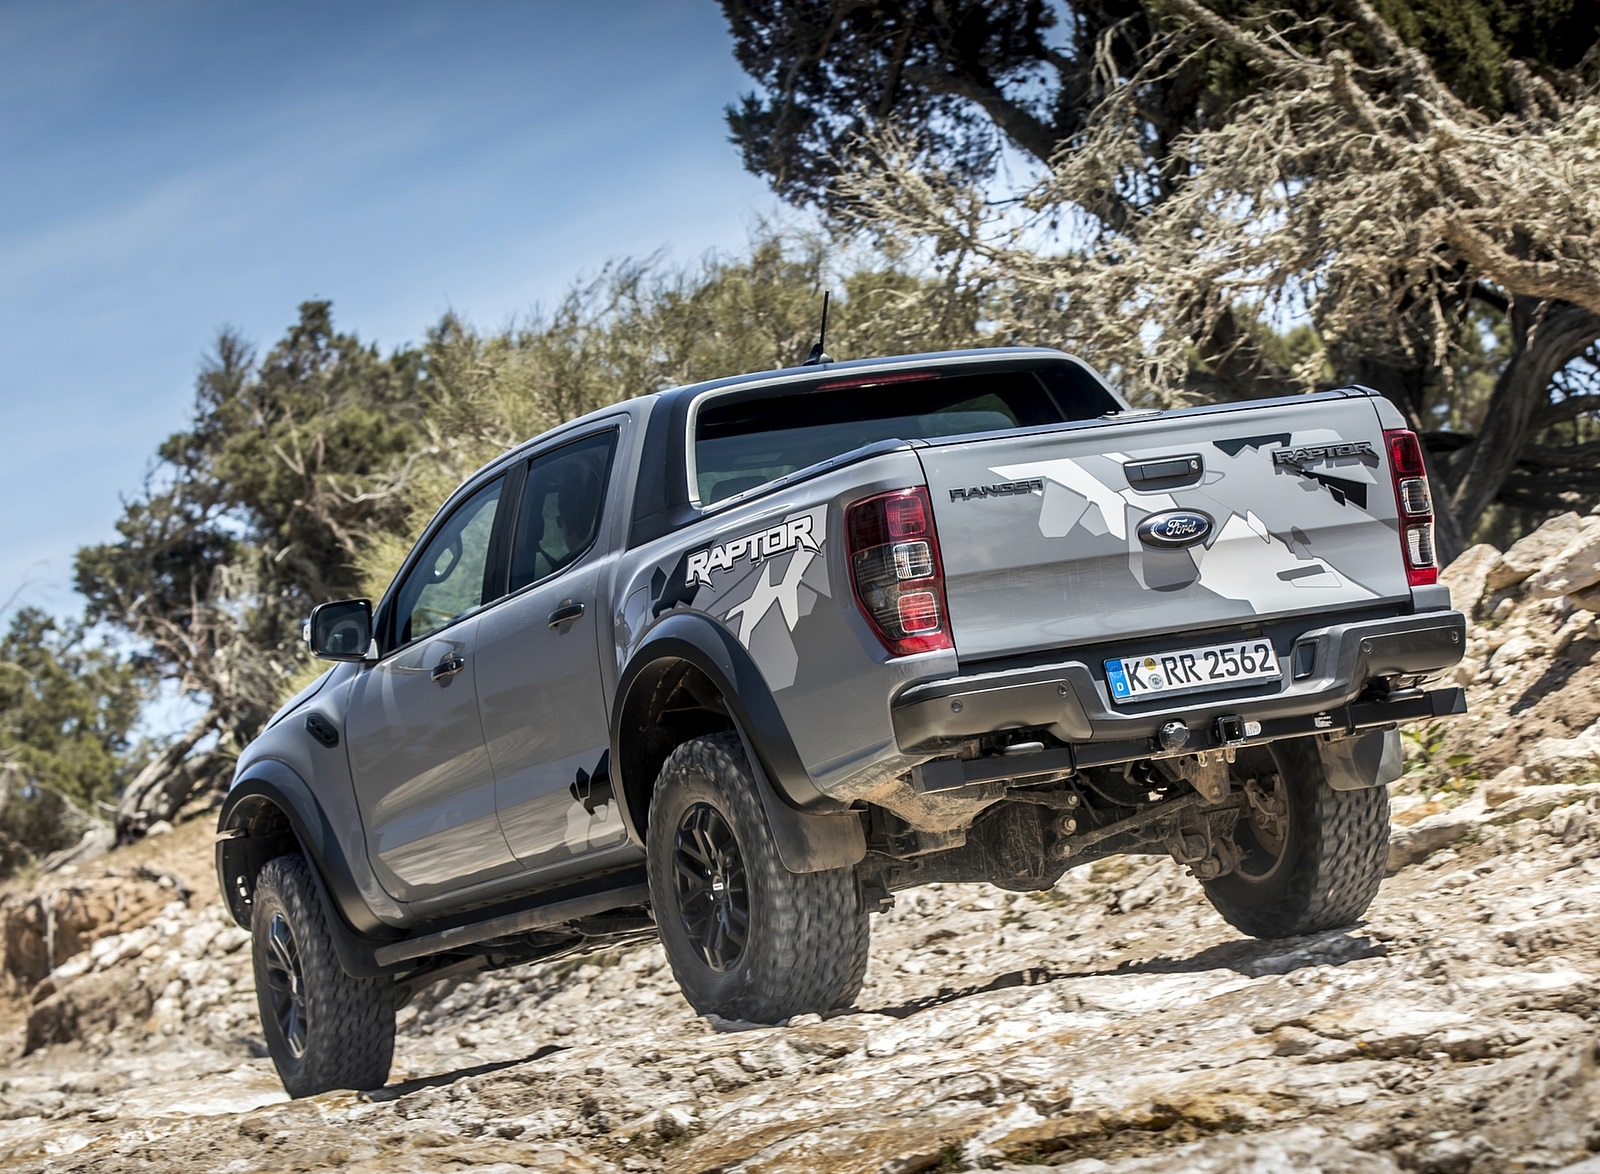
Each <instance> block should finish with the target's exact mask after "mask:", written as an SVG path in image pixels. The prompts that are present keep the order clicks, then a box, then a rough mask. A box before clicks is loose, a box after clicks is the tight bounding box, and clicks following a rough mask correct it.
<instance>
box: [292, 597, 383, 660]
mask: <svg viewBox="0 0 1600 1174" xmlns="http://www.w3.org/2000/svg"><path fill="white" fill-rule="evenodd" d="M306 643H307V644H308V645H310V647H311V651H312V653H314V654H315V655H317V656H320V657H321V658H322V659H323V660H366V659H367V655H368V652H369V651H370V649H371V648H372V601H371V600H369V599H341V600H338V601H337V602H335V603H319V604H317V606H316V607H314V608H312V609H311V618H310V619H309V620H307V621H306Z"/></svg>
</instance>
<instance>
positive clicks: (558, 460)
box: [511, 431, 617, 591]
mask: <svg viewBox="0 0 1600 1174" xmlns="http://www.w3.org/2000/svg"><path fill="white" fill-rule="evenodd" d="M616 447H617V434H616V432H615V431H610V432H601V433H599V434H597V435H595V436H587V437H585V438H584V439H582V440H576V441H573V442H572V443H571V444H568V445H563V446H562V447H561V448H558V449H556V450H555V451H554V452H548V453H545V454H543V455H542V456H537V457H534V458H533V460H532V461H530V462H529V464H528V479H527V481H526V482H524V484H523V489H522V508H521V510H519V511H518V513H517V534H516V538H515V539H513V540H512V545H511V590H513V591H515V590H517V589H518V588H520V587H526V586H527V585H528V584H529V583H536V582H538V581H539V580H540V579H544V578H548V577H549V576H551V575H553V574H555V573H556V572H557V571H560V570H562V569H563V568H565V567H568V566H570V565H572V563H574V562H576V561H577V560H578V558H579V557H580V556H582V554H583V552H584V551H586V550H588V549H589V547H590V546H591V545H592V544H593V543H594V539H595V535H596V534H598V533H599V532H600V507H601V506H602V505H603V504H604V501H605V492H606V481H607V478H608V477H609V475H610V472H611V454H612V452H613V451H615V449H616Z"/></svg>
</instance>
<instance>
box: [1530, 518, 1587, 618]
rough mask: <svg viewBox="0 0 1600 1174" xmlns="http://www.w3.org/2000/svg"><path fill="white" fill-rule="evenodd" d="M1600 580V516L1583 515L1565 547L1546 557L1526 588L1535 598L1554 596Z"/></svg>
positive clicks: (1572, 591) (1575, 590) (1578, 590)
mask: <svg viewBox="0 0 1600 1174" xmlns="http://www.w3.org/2000/svg"><path fill="white" fill-rule="evenodd" d="M1596 583H1600V517H1594V516H1590V517H1587V518H1584V519H1583V520H1582V522H1581V523H1580V524H1579V526H1578V529H1577V532H1576V533H1574V534H1573V535H1572V537H1571V538H1569V539H1568V541H1567V543H1566V545H1565V546H1563V547H1562V548H1561V549H1560V550H1559V551H1557V552H1555V553H1554V554H1553V555H1551V556H1550V557H1549V558H1547V559H1545V560H1544V562H1543V563H1542V564H1541V565H1540V567H1539V569H1538V570H1537V571H1535V572H1534V573H1533V574H1532V575H1531V576H1529V578H1528V580H1527V583H1526V584H1525V587H1526V589H1527V592H1528V594H1529V595H1532V596H1533V597H1534V598H1535V599H1555V598H1557V597H1559V596H1562V595H1571V594H1573V593H1575V592H1581V591H1584V590H1585V589H1587V588H1589V587H1592V586H1594V585H1595V584H1596Z"/></svg>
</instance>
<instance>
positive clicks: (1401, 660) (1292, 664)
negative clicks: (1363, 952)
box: [890, 611, 1466, 765]
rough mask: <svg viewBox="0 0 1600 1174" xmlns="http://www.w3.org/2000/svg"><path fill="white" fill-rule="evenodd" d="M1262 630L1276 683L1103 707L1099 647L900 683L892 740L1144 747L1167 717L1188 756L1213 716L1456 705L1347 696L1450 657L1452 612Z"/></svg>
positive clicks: (1290, 728) (1458, 621)
mask: <svg viewBox="0 0 1600 1174" xmlns="http://www.w3.org/2000/svg"><path fill="white" fill-rule="evenodd" d="M1267 635H1268V637H1269V638H1270V639H1271V640H1272V641H1273V645H1274V648H1275V650H1276V652H1277V655H1278V660H1279V663H1280V664H1281V665H1282V666H1283V673H1282V676H1281V677H1280V678H1279V679H1277V680H1269V681H1265V682H1254V683H1251V684H1249V685H1246V686H1241V687H1232V688H1225V689H1222V690H1219V691H1212V692H1201V693H1184V694H1179V695H1177V696H1174V697H1170V698H1156V699H1153V700H1149V701H1143V702H1137V703H1128V704H1120V705H1116V704H1113V703H1112V701H1111V698H1110V693H1109V690H1108V688H1107V685H1106V679H1105V671H1104V667H1103V665H1102V660H1103V659H1104V657H1102V656H1101V655H1100V652H1101V650H1100V649H1092V650H1085V651H1084V652H1083V653H1082V654H1080V655H1079V656H1077V657H1073V658H1070V659H1064V660H1061V661H1059V662H1054V663H1051V664H1046V665H1032V666H1029V667H1026V668H1011V669H1001V670H996V671H989V672H973V673H962V674H960V675H957V676H954V677H947V678H944V679H942V680H936V681H924V682H921V683H918V684H916V685H913V686H911V687H909V688H907V689H905V690H903V691H902V692H901V693H900V694H899V695H898V696H896V697H895V699H894V700H893V702H892V703H891V705H890V712H891V716H892V720H893V723H894V732H895V740H896V742H897V743H898V744H899V747H900V749H901V751H902V752H904V753H906V754H929V753H932V754H938V753H940V752H941V751H946V752H947V751H948V748H949V747H950V746H951V745H952V744H954V743H956V742H959V741H961V740H963V739H967V738H972V737H976V736H979V735H983V734H992V733H996V732H999V731H1003V730H1014V729H1044V730H1047V731H1049V732H1050V733H1051V734H1052V735H1054V736H1055V737H1056V738H1058V739H1060V740H1061V741H1062V742H1066V743H1069V744H1071V745H1074V746H1080V745H1082V744H1084V743H1097V744H1098V743H1138V744H1142V745H1144V754H1145V755H1148V754H1150V753H1151V752H1152V751H1153V749H1154V746H1155V743H1154V739H1155V737H1156V734H1157V732H1158V731H1159V730H1160V729H1161V727H1162V726H1163V725H1164V724H1166V723H1167V722H1170V721H1174V720H1176V721H1182V722H1183V723H1184V724H1185V725H1186V726H1187V727H1189V729H1190V730H1191V731H1192V732H1194V734H1195V735H1196V736H1195V737H1194V738H1193V740H1192V741H1191V742H1190V743H1189V744H1188V745H1187V746H1186V747H1185V750H1186V751H1187V752H1193V751H1195V750H1203V749H1207V748H1210V747H1211V746H1222V745H1226V744H1228V742H1229V741H1230V740H1229V739H1225V738H1222V737H1220V736H1218V735H1216V733H1215V731H1214V729H1213V727H1214V726H1215V724H1216V722H1215V719H1216V718H1218V717H1224V716H1227V717H1233V716H1238V717H1243V718H1245V719H1247V720H1248V721H1250V722H1252V723H1256V724H1259V726H1260V727H1261V728H1260V733H1259V734H1258V735H1252V740H1254V738H1255V737H1260V738H1262V739H1268V738H1274V737H1289V736H1292V735H1293V734H1296V733H1301V732H1311V731H1313V730H1333V729H1340V728H1343V729H1347V730H1350V729H1357V728H1367V727H1370V726H1376V725H1384V724H1389V723H1392V722H1395V721H1410V720H1415V719H1417V718H1421V717H1428V716H1436V715H1440V714H1442V713H1452V712H1464V705H1463V702H1462V700H1461V691H1460V690H1459V689H1456V690H1449V689H1446V690H1437V691H1434V692H1432V693H1425V692H1423V691H1421V690H1409V689H1408V690H1404V691H1402V692H1400V693H1396V694H1395V695H1393V697H1392V699H1390V700H1385V701H1371V700H1368V701H1361V702H1357V698H1358V697H1361V696H1362V695H1363V693H1365V692H1366V691H1367V688H1368V682H1370V681H1372V680H1373V679H1375V678H1393V677H1414V676H1426V675H1428V674H1431V673H1437V672H1441V671H1443V670H1444V669H1447V668H1450V667H1452V666H1453V665H1455V664H1456V663H1457V662H1459V661H1460V660H1461V656H1462V653H1463V651H1464V650H1465V648H1466V620H1465V618H1464V617H1463V616H1462V615H1461V613H1460V612H1456V611H1436V612H1423V613H1420V614H1416V615H1407V616H1391V617H1385V618H1381V619H1368V620H1359V621H1354V622H1349V623H1342V624H1331V625H1328V626H1326V627H1321V628H1314V629H1311V630H1309V631H1297V630H1295V629H1292V628H1291V629H1285V628H1283V627H1281V626H1280V627H1278V628H1277V629H1276V630H1274V631H1270V632H1269V633H1268V634H1267ZM1193 643H1195V641H1194V640H1178V641H1174V640H1172V639H1169V640H1167V641H1166V642H1165V645H1164V646H1162V645H1156V644H1149V645H1148V647H1146V645H1144V644H1139V643H1131V644H1121V645H1117V646H1116V647H1114V648H1113V647H1107V648H1105V649H1104V654H1105V657H1109V656H1112V655H1121V656H1128V655H1143V654H1144V653H1146V652H1147V651H1148V652H1152V653H1158V652H1161V651H1167V650H1170V649H1171V648H1172V647H1173V646H1174V645H1178V646H1182V645H1184V644H1190V645H1192V644H1193ZM1419 699H1420V700H1419ZM1458 706H1461V707H1462V708H1458ZM1374 707H1376V708H1374ZM1412 710H1415V712H1412ZM1379 715H1385V716H1379ZM1352 723H1355V724H1352ZM1302 726H1303V727H1304V729H1303V730H1302V729H1301V727H1302ZM1279 731H1281V732H1279ZM1107 749H1109V747H1107ZM1141 756H1142V755H1140V754H1127V755H1124V756H1121V757H1117V758H1110V759H1104V758H1101V757H1100V756H1099V755H1097V754H1096V753H1094V751H1093V750H1092V749H1091V748H1088V747H1085V748H1084V751H1080V753H1079V755H1078V759H1079V761H1080V763H1082V764H1083V765H1088V764H1089V763H1090V762H1093V761H1096V760H1099V761H1125V760H1127V759H1130V758H1136V757H1141Z"/></svg>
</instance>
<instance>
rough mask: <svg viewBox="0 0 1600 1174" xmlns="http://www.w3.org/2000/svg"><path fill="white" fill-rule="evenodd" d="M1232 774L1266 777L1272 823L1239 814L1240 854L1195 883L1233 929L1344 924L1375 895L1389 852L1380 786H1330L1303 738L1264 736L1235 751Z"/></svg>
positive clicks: (1269, 932) (1261, 934)
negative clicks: (1261, 743)
mask: <svg viewBox="0 0 1600 1174" xmlns="http://www.w3.org/2000/svg"><path fill="white" fill-rule="evenodd" d="M1234 775H1235V779H1236V781H1241V782H1242V781H1243V779H1245V778H1249V777H1258V778H1259V777H1262V776H1268V777H1270V776H1272V775H1275V776H1276V783H1275V785H1274V786H1272V787H1271V788H1269V791H1270V792H1274V793H1276V795H1277V796H1278V805H1279V806H1281V807H1282V809H1283V810H1282V814H1281V819H1282V823H1281V824H1280V825H1279V826H1278V828H1277V829H1276V830H1277V833H1278V834H1277V835H1273V834H1270V831H1263V833H1262V834H1261V835H1260V836H1259V838H1258V836H1257V834H1256V829H1257V828H1258V827H1259V826H1260V825H1259V823H1255V824H1253V823H1252V822H1250V821H1246V820H1245V819H1242V818H1241V820H1240V824H1239V827H1238V829H1237V830H1236V832H1235V842H1236V845H1237V847H1239V848H1240V849H1241V852H1242V854H1243V856H1244V859H1243V860H1242V861H1241V864H1240V866H1239V868H1237V869H1236V870H1235V871H1233V872H1231V873H1229V874H1228V875H1227V876H1223V877H1219V878H1218V879H1216V880H1213V881H1207V882H1205V884H1204V887H1205V891H1206V896H1207V897H1208V898H1210V900H1211V904H1212V905H1213V906H1215V908H1216V910H1217V912H1218V913H1220V914H1222V916H1223V917H1224V918H1225V919H1226V920H1227V921H1228V923H1229V924H1231V925H1233V926H1234V927H1235V928H1237V929H1239V930H1242V931H1243V932H1244V933H1247V934H1249V935H1250V936H1251V937H1256V938H1287V937H1293V936H1295V935H1297V934H1307V933H1317V932H1320V931H1322V930H1329V929H1338V928H1341V927H1343V926H1348V925H1353V924H1354V923H1355V922H1357V921H1359V920H1360V919H1361V916H1362V914H1364V913H1365V912H1366V911H1367V906H1368V905H1370V904H1371V903H1372V899H1373V897H1375V896H1376V895H1377V892H1378V885H1379V884H1380V883H1381V882H1382V880H1383V874H1384V867H1385V864H1386V863H1387V860H1388V851H1389V792H1388V789H1387V788H1385V787H1381V786H1378V787H1363V788H1361V789H1360V790H1355V791H1336V790H1334V789H1333V788H1332V787H1331V786H1329V785H1328V779H1327V775H1326V773H1325V772H1324V771H1323V769H1322V758H1321V756H1320V755H1319V754H1318V753H1317V748H1316V745H1315V743H1314V742H1312V741H1311V739H1309V738H1294V739H1288V740H1285V741H1281V742H1274V743H1272V744H1271V745H1270V746H1266V747H1260V748H1257V749H1255V750H1254V751H1253V752H1252V753H1251V754H1250V755H1249V756H1248V757H1247V756H1246V755H1244V754H1241V755H1240V758H1239V761H1238V762H1237V763H1236V764H1235V767H1234Z"/></svg>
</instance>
